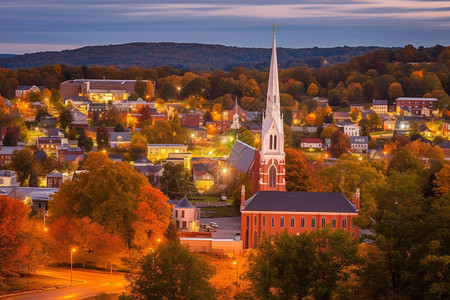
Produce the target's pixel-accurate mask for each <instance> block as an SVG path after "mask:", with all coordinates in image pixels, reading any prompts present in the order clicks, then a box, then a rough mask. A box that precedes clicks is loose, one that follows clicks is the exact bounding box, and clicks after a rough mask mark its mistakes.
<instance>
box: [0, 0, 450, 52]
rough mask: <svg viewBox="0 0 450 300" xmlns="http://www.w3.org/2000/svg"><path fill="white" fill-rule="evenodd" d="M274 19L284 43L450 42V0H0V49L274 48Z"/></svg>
mask: <svg viewBox="0 0 450 300" xmlns="http://www.w3.org/2000/svg"><path fill="white" fill-rule="evenodd" d="M274 3H276V4H274ZM274 21H275V22H276V23H277V24H278V26H279V27H278V33H277V43H278V46H280V47H291V48H308V47H315V46H317V47H334V46H343V45H348V46H372V45H373V46H404V45H406V44H412V45H414V46H420V45H424V46H433V45H436V44H441V45H445V46H446V45H450V1H420V0H399V1H396V0H359V1H358V0H354V1H342V0H337V1H331V0H328V1H327V0H304V1H287V0H277V1H266V0H254V1H252V0H240V1H234V0H227V1H225V0H222V1H220V0H210V1H195V0H183V1H182V0H178V1H177V0H175V1H174V0H166V1H163V0H155V1H148V0H146V1H145V0H128V1H125V0H77V1H66V0H1V1H0V53H16V54H21V53H31V52H37V51H45V50H62V49H73V48H78V47H81V46H87V45H107V44H122V43H128V42H196V43H206V44H222V45H227V46H242V47H264V48H269V47H270V46H271V30H272V27H271V26H272V24H273V22H274Z"/></svg>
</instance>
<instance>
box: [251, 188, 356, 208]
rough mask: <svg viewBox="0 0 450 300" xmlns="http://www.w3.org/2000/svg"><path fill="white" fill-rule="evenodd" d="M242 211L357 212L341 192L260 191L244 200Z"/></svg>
mask: <svg viewBox="0 0 450 300" xmlns="http://www.w3.org/2000/svg"><path fill="white" fill-rule="evenodd" d="M243 211H283V212H330V213H357V211H356V209H355V208H354V207H353V205H352V204H351V203H350V201H348V200H347V198H345V197H344V195H342V194H341V193H315V192H272V191H260V192H258V193H256V194H255V195H253V196H252V197H251V198H249V199H248V200H247V201H245V208H244V209H243Z"/></svg>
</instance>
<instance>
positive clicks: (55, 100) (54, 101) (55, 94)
mask: <svg viewBox="0 0 450 300" xmlns="http://www.w3.org/2000/svg"><path fill="white" fill-rule="evenodd" d="M51 92H52V95H51V96H50V98H49V101H50V104H51V105H53V106H54V107H56V108H57V109H61V108H62V107H63V103H62V101H63V97H62V96H61V93H60V91H59V90H58V89H51Z"/></svg>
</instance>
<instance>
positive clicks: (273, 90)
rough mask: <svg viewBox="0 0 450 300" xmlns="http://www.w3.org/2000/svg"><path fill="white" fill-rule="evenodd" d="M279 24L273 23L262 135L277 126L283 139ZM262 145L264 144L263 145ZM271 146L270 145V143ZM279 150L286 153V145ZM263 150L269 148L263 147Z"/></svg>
mask: <svg viewBox="0 0 450 300" xmlns="http://www.w3.org/2000/svg"><path fill="white" fill-rule="evenodd" d="M276 27H277V25H276V24H274V25H273V45H272V57H271V60H270V70H269V82H268V87H267V101H266V111H265V115H264V119H263V124H262V135H263V136H264V135H266V134H267V133H268V132H269V131H270V130H271V129H273V128H276V130H277V131H278V134H279V136H280V137H279V141H280V142H281V141H283V138H282V137H283V135H284V132H283V119H282V118H281V112H280V89H279V83H278V61H277V47H276V35H275V33H276V32H275V30H276ZM261 146H262V145H261ZM269 146H270V145H269ZM280 146H281V147H278V149H277V150H280V153H284V145H280ZM261 150H262V151H265V150H269V149H264V148H263V147H261Z"/></svg>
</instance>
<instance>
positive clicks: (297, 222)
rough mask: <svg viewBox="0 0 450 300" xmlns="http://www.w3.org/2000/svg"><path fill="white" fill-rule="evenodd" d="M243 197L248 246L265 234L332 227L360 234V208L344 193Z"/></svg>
mask: <svg viewBox="0 0 450 300" xmlns="http://www.w3.org/2000/svg"><path fill="white" fill-rule="evenodd" d="M243 190H244V192H243V197H242V199H241V239H242V240H243V242H244V249H248V248H256V247H257V246H258V243H259V242H260V241H261V239H262V237H263V236H271V235H275V234H277V233H281V232H283V231H285V230H287V232H288V233H290V234H300V233H303V232H311V231H312V230H316V229H319V228H324V227H326V226H330V227H331V228H332V229H338V228H341V229H343V230H345V231H347V232H349V233H351V234H352V235H353V236H354V237H359V228H358V227H355V225H354V224H353V218H355V217H357V216H358V211H357V210H356V208H355V207H354V206H353V205H352V203H351V202H350V201H349V200H347V198H345V197H344V195H342V194H341V193H313V192H279V191H278V192H276V191H260V192H258V193H256V194H255V195H253V196H252V197H250V198H249V199H248V200H246V201H245V189H243Z"/></svg>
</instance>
